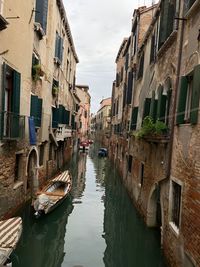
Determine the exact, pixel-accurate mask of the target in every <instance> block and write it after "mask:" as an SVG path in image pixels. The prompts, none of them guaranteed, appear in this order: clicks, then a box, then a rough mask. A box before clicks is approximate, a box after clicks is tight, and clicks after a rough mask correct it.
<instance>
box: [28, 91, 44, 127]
mask: <svg viewBox="0 0 200 267" xmlns="http://www.w3.org/2000/svg"><path fill="white" fill-rule="evenodd" d="M42 102H43V100H42V99H41V98H38V96H37V95H31V110H30V116H31V117H34V122H35V127H41V120H42Z"/></svg>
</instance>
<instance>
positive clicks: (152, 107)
mask: <svg viewBox="0 0 200 267" xmlns="http://www.w3.org/2000/svg"><path fill="white" fill-rule="evenodd" d="M154 104H155V91H152V97H151V105H150V111H149V116H151V117H152V118H153V112H154Z"/></svg>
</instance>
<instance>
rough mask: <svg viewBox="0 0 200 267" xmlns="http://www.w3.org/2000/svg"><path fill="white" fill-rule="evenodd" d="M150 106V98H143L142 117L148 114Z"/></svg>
mask: <svg viewBox="0 0 200 267" xmlns="http://www.w3.org/2000/svg"><path fill="white" fill-rule="evenodd" d="M150 106H151V98H145V101H144V111H143V119H144V118H145V117H146V116H149V112H150Z"/></svg>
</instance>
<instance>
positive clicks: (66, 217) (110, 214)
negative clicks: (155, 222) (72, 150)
mask: <svg viewBox="0 0 200 267" xmlns="http://www.w3.org/2000/svg"><path fill="white" fill-rule="evenodd" d="M69 168H70V169H71V172H72V175H73V189H72V192H71V197H69V198H68V199H67V200H66V201H65V202H64V203H63V204H62V205H61V206H60V207H58V208H57V209H56V210H55V211H54V212H52V213H51V214H49V215H48V216H46V217H43V218H41V219H40V220H35V218H33V213H32V209H31V208H30V206H29V205H27V206H26V207H25V209H24V210H23V211H22V213H21V216H22V218H23V223H24V230H23V234H22V238H21V240H20V242H19V244H18V247H17V249H16V250H15V252H14V253H13V255H12V259H13V266H14V267H15V266H16V267H18V266H20V267H24V266H29V267H40V266H41V267H47V266H48V267H51V266H52V267H59V266H63V267H75V266H81V267H94V266H95V267H103V266H106V267H123V266H126V267H133V266H137V267H140V266H141V267H144V266H148V267H151V266H152V267H156V266H159V267H160V266H165V265H164V259H163V256H162V251H161V249H160V243H159V240H160V237H159V233H158V231H156V230H154V229H149V228H147V227H146V226H145V225H144V223H143V221H142V219H141V218H140V216H139V215H138V213H137V212H136V210H135V209H134V207H133V206H132V204H131V201H130V199H129V197H128V195H127V193H126V190H125V189H124V187H123V185H122V182H121V179H120V177H119V175H118V173H117V171H116V170H115V169H114V168H113V165H112V164H111V163H110V162H109V160H108V159H104V158H98V157H97V149H95V148H91V149H90V151H89V154H88V155H87V154H83V153H81V154H76V155H74V157H73V159H72V161H71V163H70V166H69Z"/></svg>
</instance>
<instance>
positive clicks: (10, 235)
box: [0, 217, 22, 267]
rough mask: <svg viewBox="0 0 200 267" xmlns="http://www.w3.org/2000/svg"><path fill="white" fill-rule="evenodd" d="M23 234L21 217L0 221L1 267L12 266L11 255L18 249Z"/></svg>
mask: <svg viewBox="0 0 200 267" xmlns="http://www.w3.org/2000/svg"><path fill="white" fill-rule="evenodd" d="M21 233H22V219H21V217H13V218H10V219H8V220H3V221H0V266H7V267H8V266H9V267H10V266H12V262H11V260H10V254H11V253H12V251H13V250H14V249H15V248H16V245H17V243H18V241H19V239H20V236H21Z"/></svg>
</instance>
